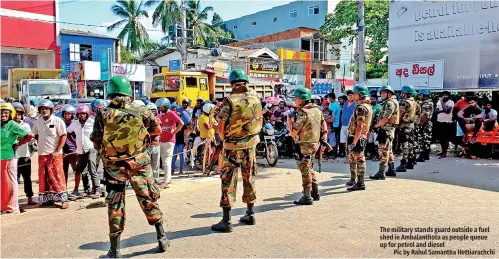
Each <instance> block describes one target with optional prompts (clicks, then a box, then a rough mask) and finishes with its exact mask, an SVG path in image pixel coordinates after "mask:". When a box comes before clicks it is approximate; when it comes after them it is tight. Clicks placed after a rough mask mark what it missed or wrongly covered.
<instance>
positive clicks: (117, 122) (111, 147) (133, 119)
mask: <svg viewBox="0 0 499 259" xmlns="http://www.w3.org/2000/svg"><path fill="white" fill-rule="evenodd" d="M102 117H103V121H104V136H103V138H102V144H103V148H104V153H105V155H106V158H107V159H108V160H110V161H120V160H125V159H129V158H132V157H135V156H137V155H138V154H139V153H142V152H144V151H145V150H146V149H147V148H148V146H149V143H150V136H149V133H148V131H147V129H146V127H145V126H144V122H143V121H142V115H141V114H140V107H136V106H135V105H133V104H132V105H128V104H127V105H126V106H125V108H123V109H121V108H119V109H116V108H104V109H103V111H102Z"/></svg>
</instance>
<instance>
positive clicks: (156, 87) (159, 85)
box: [151, 76, 165, 93]
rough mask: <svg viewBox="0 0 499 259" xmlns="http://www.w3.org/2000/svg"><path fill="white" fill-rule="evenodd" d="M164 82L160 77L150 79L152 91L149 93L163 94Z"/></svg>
mask: <svg viewBox="0 0 499 259" xmlns="http://www.w3.org/2000/svg"><path fill="white" fill-rule="evenodd" d="M164 83H165V80H164V78H163V77H162V76H157V77H154V78H153V79H152V89H151V92H153V93H158V92H163V84H164Z"/></svg>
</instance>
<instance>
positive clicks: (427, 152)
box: [423, 150, 430, 161]
mask: <svg viewBox="0 0 499 259" xmlns="http://www.w3.org/2000/svg"><path fill="white" fill-rule="evenodd" d="M423 158H424V160H426V161H428V160H430V151H428V150H427V151H424V152H423Z"/></svg>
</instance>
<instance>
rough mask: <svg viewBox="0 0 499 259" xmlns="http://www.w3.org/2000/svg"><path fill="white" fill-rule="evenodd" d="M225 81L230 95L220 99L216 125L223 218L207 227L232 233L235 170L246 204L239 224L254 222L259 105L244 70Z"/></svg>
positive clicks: (234, 72)
mask: <svg viewBox="0 0 499 259" xmlns="http://www.w3.org/2000/svg"><path fill="white" fill-rule="evenodd" d="M229 81H230V84H231V86H232V92H231V94H230V95H229V96H228V97H226V98H225V99H224V100H223V103H222V110H221V112H220V115H219V119H220V120H219V122H218V130H219V134H220V139H221V140H222V141H223V142H224V144H223V148H224V150H223V154H224V161H223V165H222V171H221V173H220V179H221V180H222V197H221V199H220V207H222V209H223V218H222V220H221V221H220V222H219V223H218V224H215V225H213V226H212V227H211V229H212V230H213V231H218V232H232V222H231V215H230V211H231V207H232V206H234V203H235V202H236V189H237V177H238V174H237V171H238V170H237V169H238V168H239V167H240V168H241V175H242V178H243V202H244V203H246V204H247V210H246V214H245V215H244V216H243V217H241V219H240V222H241V223H244V224H247V225H254V224H255V222H256V221H255V213H254V212H253V207H254V204H255V200H256V193H255V175H256V170H257V168H256V167H257V165H256V159H255V155H256V150H255V148H256V145H257V144H258V143H259V142H260V138H259V135H258V134H259V133H260V130H261V129H262V125H263V114H262V105H261V104H260V98H259V97H258V95H257V94H256V92H254V91H253V90H250V89H248V87H247V86H246V84H247V83H248V76H247V75H246V73H244V71H242V70H239V69H236V70H233V71H232V72H231V73H230V75H229Z"/></svg>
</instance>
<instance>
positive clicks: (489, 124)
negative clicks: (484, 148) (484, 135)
mask: <svg viewBox="0 0 499 259" xmlns="http://www.w3.org/2000/svg"><path fill="white" fill-rule="evenodd" d="M484 108H485V109H484V110H485V112H484V116H483V125H482V129H483V131H493V130H494V128H495V127H496V126H497V111H496V110H494V109H492V102H491V101H486V102H485V106H484Z"/></svg>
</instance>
